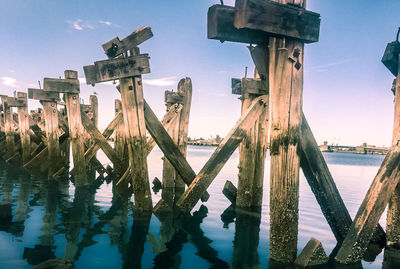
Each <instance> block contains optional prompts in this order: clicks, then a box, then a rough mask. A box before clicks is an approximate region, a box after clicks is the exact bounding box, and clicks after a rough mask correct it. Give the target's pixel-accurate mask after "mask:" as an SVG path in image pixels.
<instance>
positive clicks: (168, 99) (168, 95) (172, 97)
mask: <svg viewBox="0 0 400 269" xmlns="http://www.w3.org/2000/svg"><path fill="white" fill-rule="evenodd" d="M184 100H185V96H183V95H182V94H179V93H177V92H173V91H165V103H167V104H171V105H172V104H182V105H183V104H184Z"/></svg>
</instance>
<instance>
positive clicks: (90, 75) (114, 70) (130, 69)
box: [83, 54, 150, 85]
mask: <svg viewBox="0 0 400 269" xmlns="http://www.w3.org/2000/svg"><path fill="white" fill-rule="evenodd" d="M83 70H84V71H85V77H86V83H87V84H89V85H90V84H96V83H100V82H106V81H112V80H117V79H120V78H127V77H134V76H139V75H142V74H147V73H150V63H149V55H148V54H139V55H135V56H130V57H127V58H116V59H109V60H103V61H97V62H95V63H94V65H87V66H84V67H83Z"/></svg>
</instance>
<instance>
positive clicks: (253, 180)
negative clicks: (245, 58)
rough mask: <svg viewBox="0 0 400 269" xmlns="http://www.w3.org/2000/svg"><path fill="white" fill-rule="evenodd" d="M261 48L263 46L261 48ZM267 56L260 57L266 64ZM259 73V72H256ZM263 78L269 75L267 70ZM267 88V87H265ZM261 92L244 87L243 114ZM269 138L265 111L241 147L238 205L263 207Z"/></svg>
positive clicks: (247, 134) (266, 112)
mask: <svg viewBox="0 0 400 269" xmlns="http://www.w3.org/2000/svg"><path fill="white" fill-rule="evenodd" d="M260 49H261V48H260ZM263 49H264V50H266V48H263ZM267 60H268V59H267V58H266V57H265V59H259V61H260V62H263V63H264V65H265V64H267V63H268V62H267ZM266 70H267V69H266ZM256 73H257V72H256ZM263 73H265V74H264V75H262V76H263V80H265V77H267V76H268V74H266V72H263ZM262 85H263V88H264V89H263V90H265V92H268V88H266V85H265V83H262ZM265 88H266V89H265ZM257 96H259V94H258V95H257V94H250V93H248V92H246V89H244V88H242V96H241V97H242V114H243V113H244V112H245V111H246V110H247V109H248V107H249V106H250V104H251V102H252V101H253V100H254V99H255V98H257ZM267 140H268V111H267V109H266V110H264V111H263V113H262V114H261V115H260V117H259V118H258V119H256V121H255V122H254V125H253V127H252V128H250V129H249V130H247V133H246V136H245V137H244V138H243V140H242V142H241V144H240V147H239V153H240V155H239V175H238V178H239V180H238V191H237V197H236V205H237V206H238V207H261V205H262V193H263V182H264V163H265V155H266V152H267Z"/></svg>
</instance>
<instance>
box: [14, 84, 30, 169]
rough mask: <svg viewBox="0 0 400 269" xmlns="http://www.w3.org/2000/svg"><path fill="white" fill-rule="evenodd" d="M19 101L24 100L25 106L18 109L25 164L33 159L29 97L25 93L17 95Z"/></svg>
mask: <svg viewBox="0 0 400 269" xmlns="http://www.w3.org/2000/svg"><path fill="white" fill-rule="evenodd" d="M17 97H18V100H22V102H23V103H24V104H25V105H24V106H20V107H18V122H19V134H20V137H21V147H22V162H23V164H25V163H26V162H27V161H29V159H30V158H31V136H30V135H29V129H30V125H29V115H28V96H27V94H26V93H24V92H18V93H17Z"/></svg>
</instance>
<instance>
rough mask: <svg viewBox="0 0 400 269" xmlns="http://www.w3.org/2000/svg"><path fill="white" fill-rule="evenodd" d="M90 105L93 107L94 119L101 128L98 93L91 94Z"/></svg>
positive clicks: (97, 126) (95, 124) (95, 123)
mask: <svg viewBox="0 0 400 269" xmlns="http://www.w3.org/2000/svg"><path fill="white" fill-rule="evenodd" d="M89 104H90V107H91V108H92V121H93V124H94V126H96V128H99V100H98V99H97V95H90V99H89Z"/></svg>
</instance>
